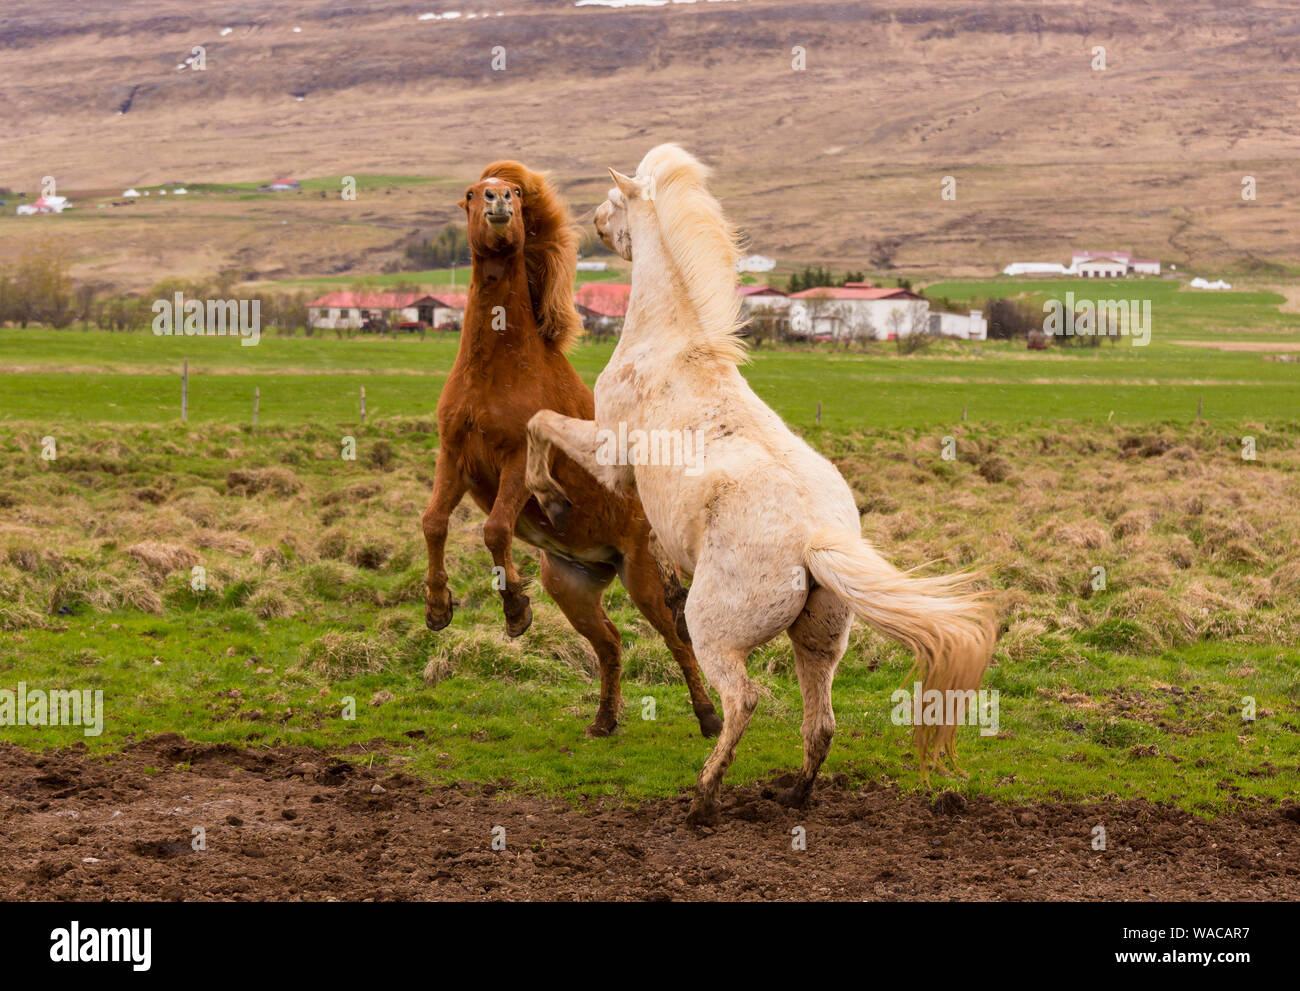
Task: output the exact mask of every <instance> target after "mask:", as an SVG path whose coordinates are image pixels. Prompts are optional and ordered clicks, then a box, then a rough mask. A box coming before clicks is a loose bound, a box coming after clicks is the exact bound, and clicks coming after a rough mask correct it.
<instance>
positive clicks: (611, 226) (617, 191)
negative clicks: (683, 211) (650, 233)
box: [596, 169, 654, 261]
mask: <svg viewBox="0 0 1300 991" xmlns="http://www.w3.org/2000/svg"><path fill="white" fill-rule="evenodd" d="M609 174H610V176H611V177H612V178H613V180H614V188H613V189H611V190H610V191H609V195H608V196H607V197H605V202H604V203H602V204H601V205H600V206H598V207H597V208H596V233H597V234H598V235H600V239H601V240H602V241H603V242H605V247H607V248H609V250H610V251H613V252H615V253H616V254H618V255H620V256H621V257H622V258H623V259H624V260H626V261H631V260H632V230H631V220H630V218H629V211H630V210H631V209H633V208H634V204H638V203H653V202H654V176H653V175H649V176H643V177H639V178H638V177H633V176H625V175H624V174H623V173H622V172H619V171H617V170H616V169H610V170H609Z"/></svg>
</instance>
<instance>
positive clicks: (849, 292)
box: [790, 286, 925, 299]
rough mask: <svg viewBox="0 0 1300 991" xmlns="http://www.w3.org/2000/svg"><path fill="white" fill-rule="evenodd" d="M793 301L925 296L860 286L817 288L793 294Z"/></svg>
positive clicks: (888, 288)
mask: <svg viewBox="0 0 1300 991" xmlns="http://www.w3.org/2000/svg"><path fill="white" fill-rule="evenodd" d="M790 298H791V299H924V298H925V297H924V296H921V295H919V294H918V293H914V292H912V290H910V289H904V288H902V287H901V286H888V287H873V288H870V289H867V288H862V287H860V286H817V287H815V288H813V289H805V290H803V291H802V292H797V293H793V294H792V295H791V296H790Z"/></svg>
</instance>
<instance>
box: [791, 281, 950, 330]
mask: <svg viewBox="0 0 1300 991" xmlns="http://www.w3.org/2000/svg"><path fill="white" fill-rule="evenodd" d="M929 329H930V301H929V300H928V299H926V298H925V297H924V296H921V295H918V294H917V293H914V292H912V291H911V290H910V289H902V288H890V289H883V288H876V287H868V286H864V285H862V284H861V283H858V284H853V283H850V284H849V285H846V286H841V287H818V288H816V289H805V290H804V291H803V292H797V293H795V294H794V295H792V296H791V297H790V332H791V333H792V334H795V335H796V336H799V337H811V338H814V339H821V340H836V341H838V340H843V339H846V338H850V339H852V338H862V337H865V338H867V339H869V340H877V341H889V340H893V339H894V338H896V337H907V336H908V335H910V334H925V333H928V332H929Z"/></svg>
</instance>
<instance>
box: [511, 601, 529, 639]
mask: <svg viewBox="0 0 1300 991" xmlns="http://www.w3.org/2000/svg"><path fill="white" fill-rule="evenodd" d="M532 625H533V607H532V606H531V605H529V604H528V602H527V601H525V602H524V611H523V612H522V613H520V614H519V615H518V616H516V617H515V618H513V619H511V618H510V617H509V616H506V636H508V637H510V638H512V639H513V638H514V637H522V636H523V635H524V634H525V633H527V632H528V627H530V626H532Z"/></svg>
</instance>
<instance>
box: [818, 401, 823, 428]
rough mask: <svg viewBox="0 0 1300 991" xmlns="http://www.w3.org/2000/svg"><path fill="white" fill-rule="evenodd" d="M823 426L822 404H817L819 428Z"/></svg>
mask: <svg viewBox="0 0 1300 991" xmlns="http://www.w3.org/2000/svg"><path fill="white" fill-rule="evenodd" d="M821 425H822V404H821V403H818V404H817V426H819V427H820V426H821Z"/></svg>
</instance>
